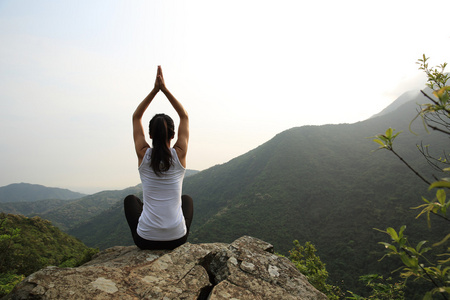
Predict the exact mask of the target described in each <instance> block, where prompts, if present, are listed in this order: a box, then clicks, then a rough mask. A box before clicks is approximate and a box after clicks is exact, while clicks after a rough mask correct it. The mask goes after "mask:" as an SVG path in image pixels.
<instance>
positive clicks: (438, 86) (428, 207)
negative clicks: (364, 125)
mask: <svg viewBox="0 0 450 300" xmlns="http://www.w3.org/2000/svg"><path fill="white" fill-rule="evenodd" d="M418 63H419V64H420V68H419V69H421V70H423V71H424V72H425V73H426V74H427V77H428V83H427V85H428V87H429V88H431V89H435V90H434V92H433V95H434V98H432V97H431V96H428V95H426V94H425V93H424V94H425V95H426V96H427V98H428V99H429V100H431V103H427V104H423V105H421V109H420V111H419V113H418V116H420V117H421V118H422V120H423V124H424V126H425V127H427V128H431V129H433V130H435V131H437V132H440V133H444V134H445V135H450V132H449V131H448V128H449V127H450V120H449V117H450V110H449V108H450V101H449V100H450V95H449V91H450V86H447V85H446V84H447V81H448V80H449V79H450V75H448V74H445V73H444V69H445V67H446V65H447V64H446V63H444V64H441V65H440V66H438V67H434V68H430V67H429V65H428V58H427V57H426V56H425V55H423V58H422V59H419V62H418ZM397 136H398V133H397V134H395V135H393V130H392V129H391V128H389V129H388V130H387V131H386V134H383V135H377V136H376V137H375V139H374V141H375V142H376V143H377V144H379V145H381V146H380V149H386V150H388V151H390V152H392V153H393V154H395V155H396V156H397V157H398V158H400V159H401V161H402V162H404V163H405V164H406V165H407V166H408V167H409V168H410V169H411V170H412V171H413V172H414V173H415V174H416V175H417V176H418V177H420V178H421V179H422V180H423V181H424V182H425V183H427V184H428V185H429V190H433V189H437V190H436V193H435V195H436V196H435V197H434V199H433V200H431V201H430V200H427V198H426V197H422V200H423V201H424V202H425V204H422V205H419V206H417V207H414V208H415V209H422V210H421V211H420V213H419V214H418V215H417V216H416V219H417V218H419V217H420V216H422V215H426V216H427V223H428V227H431V216H432V215H433V216H436V217H437V218H440V219H441V220H445V221H447V222H450V219H449V218H448V217H447V211H448V208H449V206H450V200H449V199H448V197H447V191H448V190H449V188H450V179H449V178H441V179H437V180H435V182H432V183H431V182H429V181H428V180H426V179H425V178H424V177H423V176H422V175H421V174H419V172H417V171H416V170H415V169H414V168H412V167H411V166H410V165H409V164H408V163H407V162H406V161H405V160H404V159H403V158H402V157H401V156H400V155H399V154H398V153H397V152H395V151H394V149H393V141H394V139H395V138H396V137H397ZM421 149H423V148H421ZM421 153H422V154H424V153H425V152H424V151H421ZM427 153H428V152H427ZM444 153H445V152H444ZM424 156H425V158H426V159H427V160H428V161H432V162H433V163H432V165H433V166H434V167H435V169H436V166H439V165H438V164H437V162H438V163H441V164H442V165H446V164H448V163H449V162H448V160H447V159H446V155H444V158H442V157H439V158H435V157H432V156H430V155H424ZM437 169H438V170H439V169H441V170H442V171H447V172H448V171H450V168H446V167H442V168H439V167H438V168H437ZM405 229H406V226H401V228H400V230H399V231H398V232H397V231H396V230H395V229H394V228H392V227H388V228H387V229H386V231H383V232H384V233H386V234H387V235H389V237H390V238H391V242H390V243H387V242H380V244H382V245H383V246H384V247H385V248H386V249H387V254H386V255H385V256H393V257H398V258H400V260H401V262H402V266H401V267H400V268H399V270H400V271H401V274H400V275H401V277H403V278H405V283H406V280H407V279H409V278H413V279H416V280H422V281H428V282H430V283H431V284H432V285H431V286H432V287H431V288H429V290H428V291H427V292H426V294H425V296H424V299H432V297H433V295H437V294H440V295H441V296H442V297H443V298H444V299H449V297H450V258H449V257H450V247H447V248H446V249H445V248H443V247H442V246H444V245H446V244H448V240H449V239H450V233H448V231H447V232H441V234H443V235H444V236H441V241H440V242H437V243H434V244H433V245H432V247H434V248H435V249H436V251H437V254H436V251H434V252H433V253H432V254H431V255H426V253H428V252H430V251H431V250H432V247H426V246H425V245H426V243H427V240H422V241H420V242H419V243H418V244H417V245H416V246H415V247H414V246H411V245H410V243H409V240H408V238H407V237H406V236H405V235H404V231H405ZM447 230H448V227H447ZM429 237H430V236H429V235H426V236H425V238H426V239H429ZM440 248H441V249H440Z"/></svg>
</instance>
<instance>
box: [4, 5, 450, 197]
mask: <svg viewBox="0 0 450 300" xmlns="http://www.w3.org/2000/svg"><path fill="white" fill-rule="evenodd" d="M449 8H450V2H448V1H427V2H426V6H425V4H424V1H371V2H368V1H331V0H330V1H198V0H191V1H167V0H159V1H43V0H36V1H9V0H2V1H0V38H1V41H2V46H1V47H0V99H1V100H0V124H1V131H0V166H1V173H0V174H1V175H0V186H4V185H7V184H10V183H15V182H28V183H37V184H42V185H46V186H51V187H53V186H55V187H63V188H69V189H71V190H74V191H79V192H84V193H93V192H97V191H100V190H104V189H122V188H125V187H128V186H132V185H136V184H137V183H139V176H138V172H137V159H136V156H135V152H134V148H133V141H132V135H131V132H132V131H131V115H132V113H133V111H134V109H135V108H136V106H137V105H138V104H139V102H140V101H141V100H142V99H143V98H144V97H145V96H146V95H147V94H148V92H150V90H151V89H152V87H153V83H154V78H155V74H156V67H157V65H162V68H163V72H164V76H165V80H166V85H167V86H168V88H169V89H170V90H171V92H172V93H173V94H174V95H175V96H176V97H177V98H178V99H179V100H180V101H181V102H182V103H183V105H184V106H185V108H186V109H187V111H188V112H189V115H190V126H191V127H190V131H191V136H190V148H189V153H188V168H189V169H195V170H203V169H206V168H209V167H211V166H213V165H216V164H222V163H225V162H227V161H229V160H230V159H232V158H234V157H236V156H239V155H241V154H244V153H246V152H247V151H249V150H251V149H253V148H255V147H257V146H259V145H261V144H262V143H264V142H266V141H268V140H269V139H271V138H272V137H273V136H274V135H276V134H277V133H279V132H281V131H284V130H286V129H289V128H292V127H296V126H303V125H321V124H337V123H354V122H357V121H361V120H365V119H367V118H369V117H370V116H372V115H374V114H376V113H378V112H379V111H381V110H382V109H383V108H385V107H386V106H387V105H389V104H390V103H391V102H392V101H393V100H395V99H396V98H397V97H398V96H400V95H401V94H402V93H403V92H406V91H408V90H413V89H417V90H418V89H420V88H422V87H423V86H424V84H425V77H424V75H423V74H422V73H421V71H419V70H418V69H417V67H418V66H417V65H416V64H415V63H416V61H417V59H418V58H420V57H421V56H422V54H423V53H425V54H426V55H427V56H429V57H431V64H432V65H437V64H440V63H442V62H445V61H450V59H449V57H448V53H450V51H449V50H450V36H449V35H448V33H447V31H446V30H445V29H446V28H447V26H448V25H447V22H446V18H444V17H442V15H441V14H442V12H444V11H448V9H449ZM430 24H432V26H430ZM440 28H442V30H440ZM158 112H166V113H168V114H169V115H171V116H172V117H173V118H174V120H175V121H176V122H177V118H176V113H175V111H174V110H173V109H172V108H171V107H170V106H169V105H168V102H167V100H166V99H165V98H164V96H163V95H162V94H159V95H158V96H157V97H156V99H155V101H154V102H153V103H152V104H151V106H150V108H149V110H148V111H147V114H146V115H145V116H144V127H147V124H148V121H149V120H150V118H151V117H152V116H153V115H154V114H155V113H158Z"/></svg>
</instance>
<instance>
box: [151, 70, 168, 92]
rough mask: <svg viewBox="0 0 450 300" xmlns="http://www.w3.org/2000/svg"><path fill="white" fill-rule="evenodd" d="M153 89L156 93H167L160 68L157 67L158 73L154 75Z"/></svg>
mask: <svg viewBox="0 0 450 300" xmlns="http://www.w3.org/2000/svg"><path fill="white" fill-rule="evenodd" d="M153 89H154V90H155V91H156V92H159V91H162V92H163V93H165V92H166V91H167V88H166V83H165V82H164V76H163V73H162V69H161V66H158V71H157V73H156V80H155V87H154V88H153Z"/></svg>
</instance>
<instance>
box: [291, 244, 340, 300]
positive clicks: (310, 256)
mask: <svg viewBox="0 0 450 300" xmlns="http://www.w3.org/2000/svg"><path fill="white" fill-rule="evenodd" d="M289 260H290V261H292V262H293V263H294V265H295V267H296V268H297V269H298V270H299V271H300V272H301V273H302V274H303V275H305V276H306V278H308V281H309V283H311V284H312V285H313V286H314V287H315V288H316V289H318V290H319V291H321V292H323V293H324V294H325V295H327V297H328V298H329V299H340V298H339V296H341V294H342V293H341V291H340V289H339V288H338V287H336V286H333V285H330V284H328V283H327V282H326V281H327V279H328V272H327V270H326V268H325V264H324V263H323V262H322V261H321V260H320V258H319V257H318V256H317V255H316V248H315V247H314V245H313V244H312V243H311V242H306V243H305V245H304V246H301V245H300V243H299V242H298V240H295V241H294V248H292V250H291V251H289Z"/></svg>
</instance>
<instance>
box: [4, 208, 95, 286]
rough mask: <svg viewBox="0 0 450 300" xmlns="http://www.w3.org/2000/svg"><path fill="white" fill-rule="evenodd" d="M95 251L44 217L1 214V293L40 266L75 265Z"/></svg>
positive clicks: (88, 258) (84, 260) (88, 257)
mask: <svg viewBox="0 0 450 300" xmlns="http://www.w3.org/2000/svg"><path fill="white" fill-rule="evenodd" d="M97 252H98V249H91V248H88V247H86V246H85V245H84V244H83V243H81V242H80V241H79V240H77V239H75V238H74V237H71V236H69V235H68V234H66V233H63V232H61V231H60V230H59V229H58V228H56V227H54V226H53V225H52V224H51V223H50V222H49V221H47V220H43V219H41V218H39V217H33V218H26V217H24V216H20V215H11V214H8V215H7V214H4V213H1V214H0V281H1V284H0V289H1V290H2V291H3V292H4V293H6V292H8V291H10V290H11V289H12V287H13V286H14V285H15V284H16V283H18V282H20V280H21V279H22V278H23V276H28V275H30V274H31V273H33V272H35V271H37V270H39V269H41V268H44V267H46V266H49V265H53V266H60V267H75V266H78V265H80V264H83V263H84V262H87V261H89V260H90V259H91V257H92V256H93V255H94V254H95V253H97Z"/></svg>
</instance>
